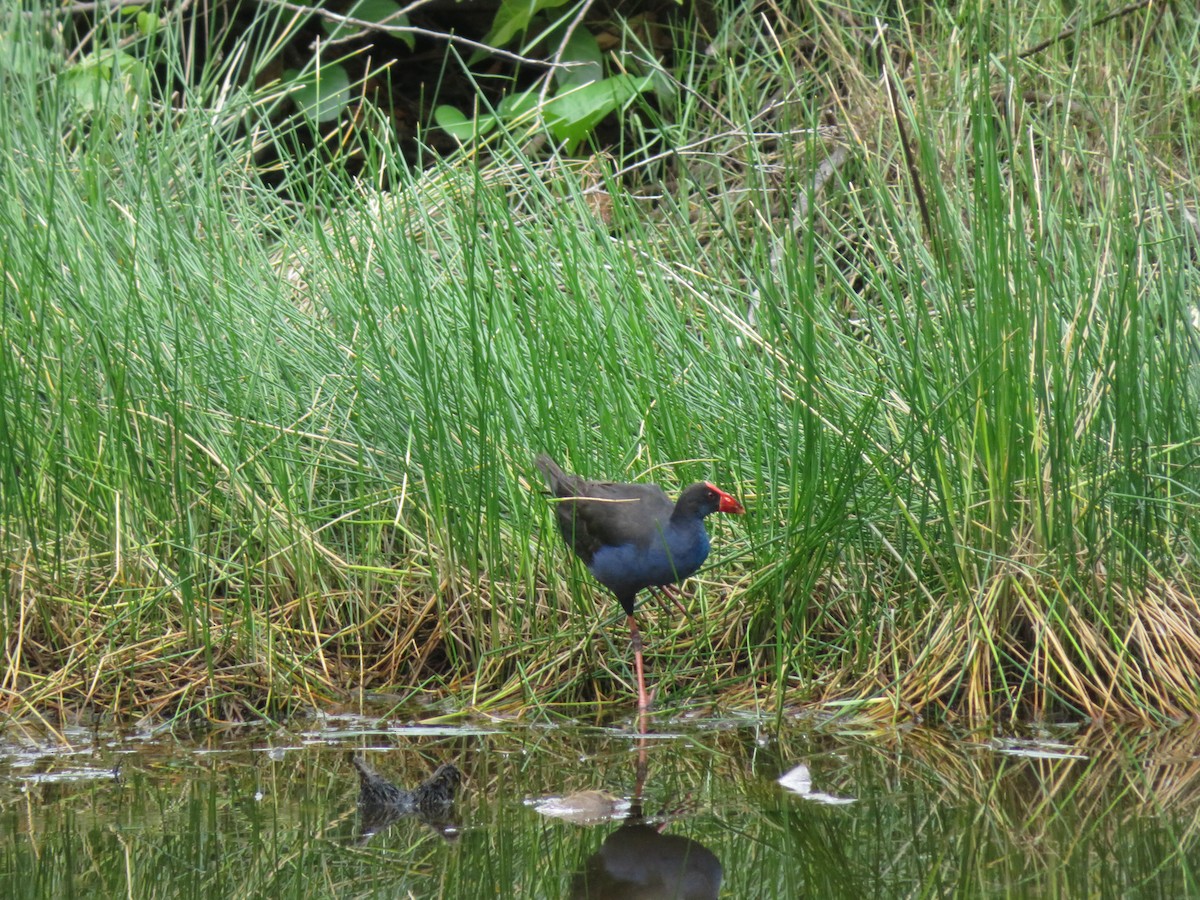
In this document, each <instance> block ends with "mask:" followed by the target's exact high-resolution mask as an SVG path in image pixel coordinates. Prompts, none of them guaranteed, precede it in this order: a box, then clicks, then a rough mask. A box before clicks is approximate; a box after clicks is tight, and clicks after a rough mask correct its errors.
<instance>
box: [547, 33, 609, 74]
mask: <svg viewBox="0 0 1200 900" xmlns="http://www.w3.org/2000/svg"><path fill="white" fill-rule="evenodd" d="M562 61H563V62H565V63H572V65H571V67H570V68H566V69H559V70H558V71H557V72H555V73H554V79H555V81H557V82H558V85H559V87H561V88H568V87H575V86H578V85H584V84H591V83H592V82H593V81H599V80H600V79H601V78H602V77H603V76H604V56H603V54H602V53H601V52H600V44H598V43H597V42H596V36H595V35H594V34H592V33H591V32H590V31H588V30H587V29H585V28H576V29H575V31H574V32H573V33H572V34H571V39H570V40H568V41H567V46H566V47H564V48H563V56H562Z"/></svg>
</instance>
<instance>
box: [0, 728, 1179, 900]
mask: <svg viewBox="0 0 1200 900" xmlns="http://www.w3.org/2000/svg"><path fill="white" fill-rule="evenodd" d="M1197 737H1198V735H1197V734H1196V733H1195V732H1194V731H1190V730H1184V729H1178V730H1175V731H1169V732H1165V733H1148V732H1139V731H1122V730H1116V729H1107V730H1106V729H1100V728H1093V729H1091V730H1087V729H1084V728H1068V727H1063V728H1053V729H1052V728H1030V729H1028V730H1026V731H1024V732H1021V733H1007V734H1002V735H978V734H950V733H947V732H939V731H935V730H932V729H925V728H914V729H893V730H876V729H872V728H870V727H866V726H864V727H863V729H862V730H859V731H855V730H854V728H853V727H852V726H849V725H845V724H836V723H834V724H828V723H827V724H825V725H824V726H823V727H811V725H804V724H802V723H799V722H791V723H784V724H783V725H782V726H781V727H778V728H777V727H775V723H767V722H764V721H761V720H757V719H752V718H715V717H711V718H695V719H688V718H675V719H672V718H669V717H665V716H664V717H659V718H656V719H655V720H654V721H653V722H652V723H651V724H650V726H649V727H647V728H646V729H645V733H641V732H640V731H639V729H638V728H636V727H635V726H634V725H630V724H629V723H628V722H620V723H614V724H610V725H607V726H596V725H582V724H576V723H561V724H545V723H542V724H512V723H501V724H497V723H495V722H491V721H486V722H485V721H482V720H480V721H479V722H475V723H470V724H465V725H456V726H440V725H437V726H431V725H412V724H405V723H402V722H395V721H391V720H385V721H380V720H377V719H372V718H367V717H330V718H325V719H321V720H319V721H318V723H317V724H316V725H314V726H313V727H311V728H300V727H297V728H294V729H286V730H279V729H275V728H271V729H268V728H265V727H264V728H260V729H258V728H250V727H246V728H239V729H227V730H222V731H214V732H210V733H206V734H203V735H200V736H195V737H192V738H190V739H185V738H182V737H173V736H168V735H161V734H151V733H145V734H131V735H122V736H117V735H104V734H96V733H93V732H89V731H86V730H82V729H81V730H74V731H72V730H68V731H64V732H62V733H61V734H59V735H57V736H55V738H54V739H53V740H52V739H50V737H48V736H47V735H46V734H45V733H44V732H37V731H34V730H30V729H27V728H23V727H21V726H19V725H16V724H13V723H9V724H7V725H6V726H4V728H3V730H2V731H0V896H3V897H6V898H8V897H12V898H25V897H28V898H50V897H53V898H59V897H109V896H136V897H158V896H163V897H175V896H179V897H271V898H272V900H281V898H285V897H347V896H355V897H372V896H381V897H382V896H388V897H394V896H413V897H452V898H460V897H461V898H473V897H497V896H502V897H547V898H561V897H575V898H598V897H620V898H623V900H638V898H650V897H675V898H709V897H718V896H720V897H755V898H758V897H916V896H920V897H958V896H1014V897H1025V896H1070V897H1075V896H1087V897H1141V896H1148V897H1188V896H1200V885H1198V883H1197V871H1198V867H1200V841H1197V839H1196V838H1197V834H1196V832H1197V829H1198V828H1200V762H1197V752H1196V750H1195V747H1196V746H1198V745H1200V744H1198V741H1197ZM381 773H386V774H381ZM431 773H432V774H431Z"/></svg>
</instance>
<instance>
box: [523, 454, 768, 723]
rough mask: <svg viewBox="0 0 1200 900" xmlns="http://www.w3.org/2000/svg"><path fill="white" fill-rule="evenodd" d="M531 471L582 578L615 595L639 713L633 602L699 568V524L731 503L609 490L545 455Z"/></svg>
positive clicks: (693, 488) (701, 492)
mask: <svg viewBox="0 0 1200 900" xmlns="http://www.w3.org/2000/svg"><path fill="white" fill-rule="evenodd" d="M534 463H535V465H537V467H538V468H539V469H540V470H541V471H542V474H543V475H545V476H546V481H548V482H549V484H550V490H551V492H552V493H553V494H554V496H555V497H557V498H558V502H557V503H555V513H556V516H557V518H558V530H559V531H561V532H562V536H563V540H564V541H566V542H567V546H568V547H570V548H571V549H572V550H574V551H575V555H576V556H578V557H579V558H580V559H582V560H583V562H584V564H585V565H586V566H587V567H588V571H589V572H591V573H592V576H593V577H594V578H595V579H596V580H597V581H599V582H600V583H601V584H602V585H604V586H605V587H606V588H608V589H609V590H610V591H612V592H613V593H614V594H616V596H617V600H619V601H620V603H621V606H622V607H624V609H625V614H626V616H627V621H628V622H629V635H630V640H631V642H632V644H633V660H634V670H635V672H636V673H637V682H638V708H639V709H643V710H644V709H648V708H649V706H650V697H649V695H648V694H647V693H646V682H645V675H644V671H643V663H642V636H641V634H640V633H639V632H638V627H637V622H636V621H635V620H634V618H633V607H634V598H635V597H636V596H637V593H638V591H640V590H642V589H643V588H651V589H661V590H663V591H664V592H666V591H668V590H669V589H670V587H671V585H673V584H676V583H678V582H680V581H683V580H684V579H685V578H687V577H688V576H689V575H691V574H692V573H693V572H695V571H696V570H697V569H699V568H700V566H701V564H702V563H703V562H704V560H705V559H706V558H707V557H708V532H707V531H705V530H704V517H705V516H707V515H710V514H712V513H715V512H724V513H735V514H739V515H740V514H741V513H744V512H745V511H746V510H745V509H744V508H743V507H742V504H740V503H739V502H738V501H737V499H736V498H735V497H733V496H732V495H730V494H727V493H725V492H724V491H723V490H721V489H720V488H718V487H716V486H714V485H712V484H710V483H708V482H707V481H704V482H697V483H696V484H692V485H688V487H686V488H684V490H683V493H681V494H680V495H679V499H678V500H677V501H676V502H674V503H672V502H671V499H670V498H669V497H668V496H667V494H666V492H665V491H664V490H663V489H662V488H660V487H659V486H658V485H657V484H616V483H613V482H610V481H588V480H586V479H584V478H580V477H579V476H578V475H569V474H567V473H566V472H564V471H563V470H562V469H560V468H559V467H558V464H557V463H556V462H555V461H554V460H552V459H551V458H550V457H549V456H546V455H545V454H544V453H543V454H540V455H539V456H538V457H537V459H536V460H534Z"/></svg>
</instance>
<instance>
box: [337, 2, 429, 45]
mask: <svg viewBox="0 0 1200 900" xmlns="http://www.w3.org/2000/svg"><path fill="white" fill-rule="evenodd" d="M402 8H403V7H401V6H400V4H399V3H397V2H396V0H358V2H357V3H355V4H354V5H353V6H351V7H350V8H349V9H348V10H346V15H347V16H349V17H350V18H351V19H362V21H364V22H374V23H375V24H377V25H392V26H401V27H402V26H405V25H407V24H408V16H398V15H396V13H398V12H400V10H401V9H402ZM322 25H323V27H324V28H325V32H326V34H328V35H329V36H330V37H342V36H345V35H347V34H353V33H355V32H356V31H358V30H359V29H358V26H356V25H351V24H349V23H346V22H334V21H331V20H329V19H325V20H324V22H323V23H322ZM392 34H393V36H394V37H396V38H398V39H399V40H401V41H403V42H404V46H406V47H408V49H409V50H411V49H413V47H415V46H416V45H417V39H416V38H415V37H414V36H413V34H412V33H411V32H407V31H400V32H392Z"/></svg>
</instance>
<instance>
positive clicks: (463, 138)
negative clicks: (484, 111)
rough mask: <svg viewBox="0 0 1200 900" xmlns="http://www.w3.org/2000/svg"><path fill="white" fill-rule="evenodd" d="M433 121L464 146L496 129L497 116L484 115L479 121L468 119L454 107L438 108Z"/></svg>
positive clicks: (434, 112)
mask: <svg viewBox="0 0 1200 900" xmlns="http://www.w3.org/2000/svg"><path fill="white" fill-rule="evenodd" d="M433 121H434V122H436V123H437V126H438V128H440V129H442V131H444V132H446V134H448V135H450V137H452V138H454V139H455V140H456V141H460V142H462V143H464V144H465V143H467V142H468V141H472V140H474V139H475V138H477V137H483V136H484V135H485V134H487V133H488V132H489V131H491V130H492V129H493V128H495V127H496V117H495V116H492V115H482V116H479V118H478V119H468V118H467V117H466V116H464V115H463V114H462V113H461V112H460V111H459V110H458V109H456V108H455V107H453V106H439V107H437V109H435V110H434V111H433Z"/></svg>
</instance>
